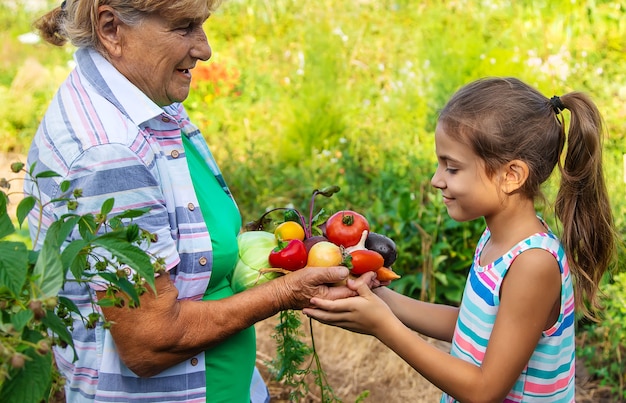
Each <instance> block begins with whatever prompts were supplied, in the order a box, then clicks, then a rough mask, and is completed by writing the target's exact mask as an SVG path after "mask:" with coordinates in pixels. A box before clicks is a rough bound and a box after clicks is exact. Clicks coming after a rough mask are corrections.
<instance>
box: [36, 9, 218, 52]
mask: <svg viewBox="0 0 626 403" xmlns="http://www.w3.org/2000/svg"><path fill="white" fill-rule="evenodd" d="M220 3H221V0H175V1H174V0H95V1H87V0H66V1H64V2H63V3H62V5H60V6H59V7H57V8H55V9H53V10H52V11H50V12H48V13H47V14H45V15H43V16H42V17H40V18H39V19H38V20H37V21H35V23H34V26H35V28H36V29H37V30H38V31H39V34H40V35H41V37H42V38H43V39H44V40H45V41H47V42H49V43H52V44H53V45H57V46H62V45H64V44H65V43H67V42H68V41H69V42H71V43H72V44H73V45H74V46H77V47H93V48H95V49H97V50H99V51H103V49H102V46H100V43H99V40H98V36H97V34H96V24H97V22H98V8H99V7H100V6H104V5H108V6H110V7H111V8H113V9H115V11H116V12H117V15H118V16H119V18H120V19H121V20H122V21H123V22H124V23H125V24H127V25H130V26H134V25H137V24H139V23H141V20H142V18H143V17H144V16H145V15H147V14H158V15H161V16H163V17H165V18H167V19H168V20H170V21H177V20H182V19H190V20H197V19H202V20H204V19H206V18H208V17H209V15H211V13H212V12H214V11H215V9H216V8H217V7H218V6H219V5H220Z"/></svg>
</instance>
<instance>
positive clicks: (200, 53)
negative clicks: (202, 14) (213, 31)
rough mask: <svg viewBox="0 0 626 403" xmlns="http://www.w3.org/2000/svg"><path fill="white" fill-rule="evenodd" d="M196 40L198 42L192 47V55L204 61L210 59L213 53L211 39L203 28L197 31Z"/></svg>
mask: <svg viewBox="0 0 626 403" xmlns="http://www.w3.org/2000/svg"><path fill="white" fill-rule="evenodd" d="M195 40H196V42H195V43H194V46H193V47H192V48H191V56H193V57H195V58H196V59H200V60H203V61H207V60H209V59H210V58H211V54H212V51H211V45H209V41H208V39H207V37H206V34H205V33H204V30H203V29H202V28H200V29H199V30H198V31H197V33H196V38H195Z"/></svg>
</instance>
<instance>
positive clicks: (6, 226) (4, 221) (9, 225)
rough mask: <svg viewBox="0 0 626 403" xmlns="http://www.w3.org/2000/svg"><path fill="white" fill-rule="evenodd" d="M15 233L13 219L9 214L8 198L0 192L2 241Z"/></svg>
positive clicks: (0, 236)
mask: <svg viewBox="0 0 626 403" xmlns="http://www.w3.org/2000/svg"><path fill="white" fill-rule="evenodd" d="M14 232H15V226H14V225H13V222H12V221H11V217H9V214H7V196H6V194H5V193H4V192H0V239H1V238H4V237H5V236H7V235H11V234H12V233H14Z"/></svg>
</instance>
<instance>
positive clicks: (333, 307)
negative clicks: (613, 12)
mask: <svg viewBox="0 0 626 403" xmlns="http://www.w3.org/2000/svg"><path fill="white" fill-rule="evenodd" d="M373 284H374V282H373V280H372V279H371V278H370V276H369V273H366V274H363V275H361V277H359V278H358V279H356V280H352V279H351V280H348V284H347V286H348V288H350V289H353V290H355V291H356V292H357V293H358V295H357V296H355V297H351V298H345V299H338V300H334V301H331V300H327V299H321V298H312V299H311V305H313V307H310V308H305V309H303V310H302V312H303V313H304V314H305V315H307V316H309V317H311V318H314V319H316V320H318V321H319V322H322V323H325V324H327V325H332V326H338V327H341V328H344V329H347V330H350V331H353V332H356V333H362V334H369V335H373V336H377V334H378V332H379V331H380V330H382V329H384V328H385V327H386V323H388V321H390V320H398V319H397V318H396V317H395V316H394V315H393V313H392V312H391V309H389V307H388V306H387V304H385V302H384V301H383V300H382V299H380V298H379V297H378V296H376V295H375V294H374V293H373V292H372V291H371V289H370V287H372V285H373Z"/></svg>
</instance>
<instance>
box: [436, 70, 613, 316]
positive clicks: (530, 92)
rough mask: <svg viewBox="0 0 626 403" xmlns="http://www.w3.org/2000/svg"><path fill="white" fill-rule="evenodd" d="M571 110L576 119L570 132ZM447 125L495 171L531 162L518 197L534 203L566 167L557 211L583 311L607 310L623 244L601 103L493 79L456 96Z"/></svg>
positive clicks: (443, 118) (444, 118)
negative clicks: (602, 292) (606, 281)
mask: <svg viewBox="0 0 626 403" xmlns="http://www.w3.org/2000/svg"><path fill="white" fill-rule="evenodd" d="M564 109H567V110H569V112H570V115H571V116H570V119H569V120H570V123H569V129H568V130H567V134H566V130H565V122H564V119H563V116H562V114H561V112H562V110H564ZM439 124H441V125H443V127H444V128H445V130H446V133H448V134H449V135H451V136H455V137H456V138H457V140H459V141H463V142H464V143H466V144H468V145H469V146H470V147H472V149H473V151H474V152H475V153H476V155H478V156H480V157H481V158H482V159H483V160H484V162H485V166H486V169H487V173H488V174H493V173H495V171H496V170H497V169H498V168H499V167H500V166H502V165H503V164H505V163H506V162H509V161H511V160H514V159H519V160H522V161H524V162H526V164H528V167H529V171H530V172H529V176H528V179H527V181H526V182H525V183H524V185H523V187H521V188H520V189H519V190H518V193H520V194H522V195H524V196H526V197H528V198H531V199H536V198H538V197H541V198H543V197H544V196H543V194H542V193H541V189H540V187H541V184H543V183H544V182H545V181H546V180H547V179H548V178H549V177H550V175H551V174H552V171H553V170H554V167H555V166H558V167H559V171H560V174H561V175H560V178H561V182H560V186H559V190H558V193H557V197H556V201H555V205H554V208H555V213H556V216H557V218H558V219H559V221H560V223H561V225H562V226H563V228H562V233H561V236H560V238H561V242H562V243H563V246H564V248H565V251H566V253H567V258H568V260H569V262H570V270H571V273H572V275H573V278H574V293H575V294H574V295H575V300H576V307H577V309H579V310H580V311H581V312H582V313H583V315H584V316H586V317H591V316H592V313H593V311H596V310H597V309H598V308H599V303H598V296H597V292H598V286H599V283H600V281H601V279H602V276H603V275H604V273H605V272H606V271H607V270H608V268H609V266H610V265H611V263H612V261H613V259H614V257H615V252H616V239H617V238H616V234H615V229H614V224H613V215H612V212H611V207H610V204H609V197H608V192H607V189H606V184H605V181H604V175H603V171H602V136H603V134H604V132H603V126H602V118H601V115H600V113H599V111H598V109H597V107H596V106H595V104H594V103H593V102H592V101H591V99H590V98H589V97H588V96H587V95H585V94H583V93H581V92H571V93H568V94H565V95H563V96H561V97H560V98H559V97H553V99H548V98H546V97H545V96H543V95H542V94H541V93H540V92H539V91H537V90H536V89H534V88H533V87H531V86H529V85H527V84H525V83H523V82H522V81H520V80H518V79H515V78H485V79H481V80H478V81H475V82H473V83H470V84H469V85H466V86H465V87H463V88H461V89H460V90H459V91H458V92H457V93H455V94H454V96H453V97H452V98H451V99H450V101H449V102H448V103H447V105H446V106H445V107H444V109H443V110H442V112H441V114H440V116H439ZM566 144H567V147H566ZM564 149H565V152H564ZM562 154H564V155H563V156H562ZM585 302H587V303H589V305H587V304H586V303H585Z"/></svg>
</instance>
